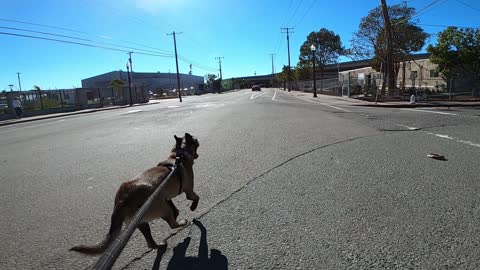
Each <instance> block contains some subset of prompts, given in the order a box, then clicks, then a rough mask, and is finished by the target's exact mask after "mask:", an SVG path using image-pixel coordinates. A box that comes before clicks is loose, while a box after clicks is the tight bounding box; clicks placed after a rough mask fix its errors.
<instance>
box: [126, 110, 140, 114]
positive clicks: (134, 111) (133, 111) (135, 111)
mask: <svg viewBox="0 0 480 270" xmlns="http://www.w3.org/2000/svg"><path fill="white" fill-rule="evenodd" d="M141 111H142V110H131V111H128V112H126V113H124V114H129V113H137V112H141Z"/></svg>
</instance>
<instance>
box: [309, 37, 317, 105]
mask: <svg viewBox="0 0 480 270" xmlns="http://www.w3.org/2000/svg"><path fill="white" fill-rule="evenodd" d="M310 50H311V51H312V62H313V97H315V98H316V97H317V79H316V77H315V46H314V45H313V44H312V46H310Z"/></svg>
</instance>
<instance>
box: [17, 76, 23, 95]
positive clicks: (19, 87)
mask: <svg viewBox="0 0 480 270" xmlns="http://www.w3.org/2000/svg"><path fill="white" fill-rule="evenodd" d="M17 78H18V90H20V92H22V83H21V82H20V72H17Z"/></svg>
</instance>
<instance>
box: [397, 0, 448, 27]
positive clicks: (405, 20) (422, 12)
mask: <svg viewBox="0 0 480 270" xmlns="http://www.w3.org/2000/svg"><path fill="white" fill-rule="evenodd" d="M438 1H440V0H434V1H432V2H431V3H430V4H428V5H426V6H424V7H423V8H421V9H420V10H419V11H416V12H415V13H414V14H413V15H412V16H411V17H410V18H409V17H407V18H405V19H403V20H400V21H397V22H393V23H392V25H396V24H400V23H404V22H407V21H409V20H411V19H413V18H415V17H418V16H420V15H423V14H425V13H426V12H428V11H430V10H432V9H430V10H427V9H428V8H429V7H431V6H433V5H434V4H435V3H437V2H438ZM446 1H448V0H445V1H444V2H443V3H445V2H446ZM443 3H442V4H443Z"/></svg>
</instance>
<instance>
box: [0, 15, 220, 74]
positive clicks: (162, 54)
mask: <svg viewBox="0 0 480 270" xmlns="http://www.w3.org/2000/svg"><path fill="white" fill-rule="evenodd" d="M0 21H5V22H14V23H20V24H26V25H33V26H40V27H45V28H51V29H57V30H63V31H68V32H72V33H78V34H84V35H88V36H94V37H97V38H102V39H109V40H113V39H112V38H110V37H107V36H100V35H95V34H90V33H87V32H84V31H79V30H75V29H70V28H64V27H57V26H51V25H45V24H39V23H32V22H25V21H18V20H10V19H2V18H0ZM0 28H3V29H10V30H17V31H25V32H30V33H37V34H43V35H50V36H56V37H63V38H69V39H75V40H80V41H86V42H94V43H97V44H103V45H109V46H114V47H119V48H124V49H128V50H123V49H118V48H111V47H106V46H98V45H92V44H86V43H80V42H73V41H67V40H60V39H52V38H45V37H37V36H30V35H22V34H14V33H6V32H0V34H2V35H10V36H17V37H25V38H32V39H42V40H48V41H55V42H61V43H68V44H74V45H80V46H87V47H94V48H101V49H107V50H114V51H120V52H127V53H128V52H132V50H134V51H133V52H134V53H137V54H141V55H148V56H159V57H173V53H172V52H170V51H167V50H163V49H159V48H155V47H151V46H147V45H143V44H139V43H135V42H130V41H124V40H118V41H120V42H123V43H129V44H133V45H137V46H141V47H145V48H149V49H152V50H155V51H151V50H145V49H140V48H135V47H128V46H122V45H118V44H114V43H108V42H102V41H95V40H91V39H86V38H79V37H73V36H68V35H61V34H54V33H50V32H42V31H34V30H27V29H21V28H15V27H0ZM178 58H179V59H181V60H182V61H184V62H186V63H191V64H192V65H193V66H195V67H197V68H199V69H202V70H206V71H216V69H215V68H212V67H207V66H204V65H201V64H198V63H195V61H192V60H190V59H187V58H185V57H182V56H180V55H178Z"/></svg>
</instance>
